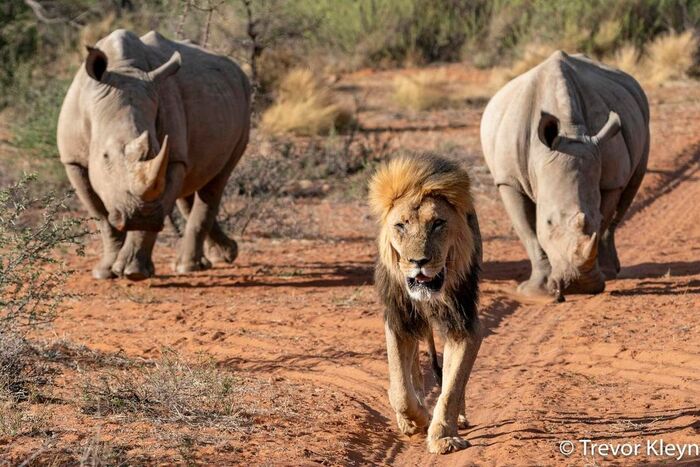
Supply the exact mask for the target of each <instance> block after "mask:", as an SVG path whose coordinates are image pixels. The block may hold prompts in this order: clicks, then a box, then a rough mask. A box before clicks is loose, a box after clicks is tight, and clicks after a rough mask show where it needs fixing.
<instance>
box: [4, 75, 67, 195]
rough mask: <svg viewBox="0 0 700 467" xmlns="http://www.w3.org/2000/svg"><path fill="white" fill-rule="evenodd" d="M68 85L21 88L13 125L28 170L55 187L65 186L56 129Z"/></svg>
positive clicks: (54, 82) (14, 141)
mask: <svg viewBox="0 0 700 467" xmlns="http://www.w3.org/2000/svg"><path fill="white" fill-rule="evenodd" d="M69 85H70V81H69V80H52V81H47V82H46V83H37V84H35V85H34V86H32V85H26V86H23V85H20V86H21V87H23V88H24V91H23V95H22V96H21V100H19V102H17V103H16V105H15V109H14V110H15V112H14V113H15V114H16V115H17V117H16V118H15V121H14V122H13V124H12V133H13V136H12V140H11V141H12V144H14V145H15V146H16V147H17V148H18V149H19V150H21V151H22V152H23V153H24V156H25V159H24V160H25V162H27V164H28V167H25V168H28V169H29V170H31V171H34V172H39V173H41V174H42V179H43V181H44V182H49V183H53V184H65V182H66V176H65V172H64V170H63V166H62V165H61V163H60V159H59V156H58V149H57V146H56V126H57V124H58V115H59V113H60V111H61V105H62V103H63V99H64V97H65V95H66V92H67V90H68V86H69ZM19 92H21V91H18V93H19Z"/></svg>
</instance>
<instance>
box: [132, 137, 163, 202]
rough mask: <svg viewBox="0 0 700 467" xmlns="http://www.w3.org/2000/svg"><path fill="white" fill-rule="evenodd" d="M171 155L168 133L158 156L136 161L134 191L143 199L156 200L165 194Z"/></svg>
mask: <svg viewBox="0 0 700 467" xmlns="http://www.w3.org/2000/svg"><path fill="white" fill-rule="evenodd" d="M169 155H170V147H169V145H168V136H167V135H166V136H165V139H164V140H163V144H162V145H161V147H160V152H159V153H158V155H157V156H156V157H154V158H153V159H150V160H147V161H139V162H136V163H135V167H134V169H133V175H134V178H135V182H134V191H135V194H136V195H137V196H139V197H141V199H142V200H144V201H154V200H156V199H157V198H158V197H160V195H162V194H163V191H164V190H165V175H166V172H167V169H168V157H169Z"/></svg>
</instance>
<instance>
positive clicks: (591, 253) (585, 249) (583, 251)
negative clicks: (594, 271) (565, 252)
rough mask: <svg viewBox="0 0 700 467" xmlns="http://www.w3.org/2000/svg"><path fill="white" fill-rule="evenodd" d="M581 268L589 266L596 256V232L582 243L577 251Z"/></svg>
mask: <svg viewBox="0 0 700 467" xmlns="http://www.w3.org/2000/svg"><path fill="white" fill-rule="evenodd" d="M578 257H579V260H580V266H579V267H581V268H584V269H585V268H588V267H590V266H591V265H592V264H593V262H594V261H595V260H596V258H597V257H598V232H594V233H593V235H591V238H590V240H588V241H587V242H586V243H584V244H583V245H582V247H581V248H580V249H579V251H578Z"/></svg>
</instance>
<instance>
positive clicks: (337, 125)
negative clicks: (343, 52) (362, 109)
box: [260, 68, 352, 136]
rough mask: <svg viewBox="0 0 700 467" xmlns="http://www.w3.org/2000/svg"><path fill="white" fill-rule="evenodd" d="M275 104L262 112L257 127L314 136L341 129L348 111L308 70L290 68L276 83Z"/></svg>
mask: <svg viewBox="0 0 700 467" xmlns="http://www.w3.org/2000/svg"><path fill="white" fill-rule="evenodd" d="M276 94H277V95H276V100H275V103H274V104H273V105H272V106H271V107H270V108H268V109H267V110H266V111H265V112H264V113H263V115H262V119H261V121H260V126H261V128H262V129H263V131H265V132H267V133H270V134H287V133H291V134H295V135H299V136H314V135H320V134H328V133H331V132H333V131H335V130H342V129H344V128H345V127H347V126H348V125H350V123H351V122H352V113H351V112H350V110H349V109H347V108H345V107H344V106H342V105H341V104H339V103H338V102H337V101H336V99H335V97H334V95H333V92H332V90H331V88H330V86H328V85H326V84H325V83H323V82H321V80H319V79H318V78H317V77H316V76H315V75H314V74H313V73H312V72H311V70H308V69H302V68H298V69H294V70H292V71H290V72H289V73H288V74H287V75H286V76H285V77H284V78H283V79H282V81H281V82H280V84H279V87H278V89H277V93H276Z"/></svg>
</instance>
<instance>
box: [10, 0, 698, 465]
mask: <svg viewBox="0 0 700 467" xmlns="http://www.w3.org/2000/svg"><path fill="white" fill-rule="evenodd" d="M29 3H30V2H25V1H23V0H8V2H6V3H3V5H2V6H0V110H2V114H0V119H1V120H3V121H11V122H12V124H11V125H10V128H11V131H5V130H7V128H5V127H3V126H2V124H1V122H0V130H3V133H2V134H0V172H1V173H0V181H1V182H2V183H3V184H5V186H3V187H0V188H6V187H10V185H9V184H10V183H11V182H15V181H17V180H19V179H20V174H21V173H22V172H23V171H24V170H26V169H28V168H29V169H34V170H37V171H39V172H40V180H41V183H39V184H34V185H31V186H32V187H34V188H32V189H33V190H34V191H32V190H30V189H29V186H30V185H27V183H28V182H26V181H25V182H22V183H24V184H22V183H20V184H18V185H15V186H11V187H10V188H9V189H5V190H3V192H2V194H1V195H0V210H1V211H2V213H1V214H0V440H1V441H2V443H5V444H6V445H10V444H12V443H19V444H26V445H27V446H30V445H31V446H35V447H36V446H39V447H38V448H37V449H35V450H34V451H35V452H40V453H41V454H40V456H39V457H37V458H33V461H34V462H36V463H44V464H46V463H55V464H78V463H80V464H90V465H99V464H104V463H106V464H124V463H127V464H128V463H130V462H131V463H139V462H142V463H147V462H148V461H154V459H149V458H148V456H147V454H146V453H145V452H143V451H140V452H138V453H137V454H133V453H130V449H132V448H134V446H126V445H121V444H119V443H118V442H116V441H115V440H114V439H106V437H105V436H103V435H102V434H101V433H100V431H99V427H100V426H101V425H102V424H104V423H105V422H110V423H114V424H121V423H126V422H128V423H132V424H133V425H129V426H130V428H132V429H134V430H136V427H137V426H138V425H139V424H142V425H143V426H147V427H149V428H148V429H149V430H152V431H153V430H154V431H163V432H168V433H176V434H175V435H173V436H174V437H175V438H173V439H166V435H165V434H162V433H161V436H163V438H164V439H163V440H162V441H163V443H164V444H166V445H167V446H168V449H169V456H170V457H169V458H167V459H165V460H163V459H158V460H159V461H162V462H178V463H190V462H192V460H193V457H192V456H193V449H194V448H193V446H195V447H196V446H197V445H204V444H206V445H209V446H211V445H213V446H217V448H218V447H219V446H220V445H224V446H225V447H226V448H227V449H236V443H239V444H240V442H241V439H243V438H241V437H243V436H245V435H248V434H250V433H253V432H255V431H256V430H260V429H262V428H261V425H260V423H258V420H257V417H258V416H264V417H265V418H266V419H267V420H266V421H265V424H266V426H265V429H266V430H272V431H274V430H275V429H279V430H282V429H283V427H284V426H285V424H290V423H295V424H300V423H301V424H303V423H305V422H306V421H307V419H306V418H304V417H302V416H300V414H299V413H297V412H296V411H295V410H294V409H293V408H292V402H291V396H289V392H290V391H292V390H293V389H292V388H290V387H289V386H287V385H285V384H284V383H279V384H277V383H278V382H273V383H275V384H270V381H268V380H267V379H264V380H263V379H259V378H249V377H246V376H244V375H241V374H239V373H234V372H232V371H231V370H230V369H227V368H222V367H217V366H216V365H214V364H212V362H210V361H207V360H202V359H196V358H194V359H193V358H188V357H187V356H179V355H177V354H175V353H173V352H171V351H167V350H166V351H164V352H163V353H162V356H160V357H154V358H151V359H147V360H143V359H141V360H139V359H134V358H128V357H126V356H123V355H118V356H115V355H104V354H100V353H99V352H94V351H91V350H89V349H87V348H82V347H77V346H74V345H72V344H70V343H65V344H61V345H56V344H55V343H54V344H45V343H41V344H39V343H37V341H36V340H33V339H34V338H35V336H33V335H32V333H35V332H36V328H35V326H36V325H38V324H40V323H41V324H50V322H51V320H52V319H53V317H54V316H55V314H56V312H58V311H60V305H61V304H62V303H64V302H65V300H66V299H68V298H70V297H68V295H66V292H65V291H64V289H63V281H64V280H65V278H66V274H67V273H68V271H66V270H64V269H62V268H61V267H59V266H60V265H59V264H57V263H56V258H57V256H56V255H58V257H60V255H61V254H73V252H74V248H75V246H76V244H77V243H79V240H80V238H81V237H82V235H83V234H84V227H83V224H81V222H80V221H78V220H76V216H77V215H78V214H76V212H82V211H76V210H75V207H76V206H77V203H76V202H75V200H73V201H70V202H69V201H67V199H68V198H66V197H64V196H53V195H45V194H44V193H45V191H46V189H47V188H52V187H56V186H58V187H60V188H65V187H66V186H67V182H66V180H65V177H64V175H63V170H62V167H60V165H59V164H58V163H57V155H56V149H55V123H56V118H57V115H58V109H59V106H60V102H61V100H62V98H63V96H64V93H65V90H66V88H67V85H68V83H69V80H70V78H71V76H72V74H73V73H74V72H75V69H76V67H77V66H79V65H80V60H81V57H82V56H83V54H84V53H83V49H82V45H83V44H84V43H94V42H95V41H97V40H98V39H99V38H100V37H102V36H103V35H104V34H106V33H108V32H109V31H111V30H113V29H115V28H117V27H128V28H130V29H133V30H135V31H137V32H139V33H143V32H145V31H146V30H148V29H151V28H155V29H159V30H161V31H162V32H163V33H164V34H165V35H166V36H169V37H173V38H191V39H194V40H196V41H197V42H199V43H202V44H205V45H208V46H209V47H210V48H212V49H214V50H215V51H216V52H218V53H221V54H224V55H227V56H229V57H231V58H233V59H235V60H236V61H238V62H240V63H242V65H243V66H244V68H245V69H246V70H247V71H248V72H249V74H250V75H251V78H252V79H253V81H254V85H255V89H256V109H255V110H256V114H255V121H256V128H255V130H254V132H253V135H252V140H251V144H250V147H249V150H248V151H247V153H246V156H245V157H244V159H243V160H242V162H241V164H240V165H239V166H238V167H237V168H236V170H235V171H234V174H233V176H232V179H231V181H230V183H229V185H228V187H227V193H226V197H225V200H224V201H223V203H222V207H221V220H222V222H223V223H224V224H225V227H226V230H229V231H232V232H235V233H236V235H237V236H247V238H256V239H257V238H269V237H272V238H276V239H278V238H284V239H318V238H319V237H321V236H323V235H324V233H323V231H322V230H321V227H319V225H321V226H322V225H323V224H324V221H325V219H318V218H316V217H314V214H313V213H311V214H309V211H308V210H306V211H303V207H304V203H305V202H315V201H319V200H322V199H331V200H332V199H343V200H344V201H348V200H355V201H356V200H359V199H362V198H363V197H364V195H365V189H366V179H367V176H368V174H369V173H370V172H371V170H372V169H373V168H374V166H375V165H376V163H377V162H378V161H380V160H382V159H385V158H387V157H389V156H390V155H391V154H393V153H394V152H396V148H395V147H394V146H391V145H390V142H391V141H392V140H393V141H398V143H396V144H399V145H400V144H401V142H402V139H401V138H402V137H403V135H402V134H401V131H402V129H401V128H398V129H397V130H396V131H394V130H392V129H389V131H386V130H377V128H376V127H375V128H369V127H367V128H365V127H363V126H362V125H361V124H362V123H364V122H360V121H357V116H358V113H359V111H360V110H361V109H364V110H366V108H367V107H370V106H369V105H368V104H367V103H366V102H364V101H363V99H364V98H366V97H367V96H359V98H358V100H357V101H356V102H353V105H349V102H351V101H352V99H351V98H350V97H349V94H350V93H351V92H352V91H347V90H343V89H341V88H342V86H343V85H344V84H345V83H342V79H341V80H340V81H339V79H338V76H339V75H340V74H342V73H344V72H347V71H356V70H358V69H360V68H362V67H370V68H385V67H388V66H396V67H401V66H403V65H406V64H412V65H416V64H417V65H419V66H420V65H424V64H429V63H431V62H445V61H448V62H449V61H451V62H461V63H463V64H464V67H471V66H474V65H479V66H480V67H487V68H491V69H492V71H491V77H492V78H491V80H490V82H489V83H487V84H484V83H481V82H480V83H478V84H477V85H474V84H470V83H468V82H462V81H459V80H455V79H452V78H450V77H448V76H445V75H443V74H442V73H441V72H436V71H434V70H432V69H430V68H426V69H425V70H422V71H418V72H415V71H413V70H402V71H401V72H399V73H398V74H399V76H398V77H397V78H396V79H395V81H393V83H392V85H393V87H392V88H391V91H390V94H391V96H390V97H389V98H387V99H386V100H385V102H386V103H387V104H388V107H390V108H391V111H392V112H394V111H395V112H396V115H394V116H395V117H396V120H402V124H403V123H405V120H408V121H410V122H415V121H417V120H421V119H423V118H424V117H425V115H423V114H419V113H417V112H425V111H430V110H433V111H438V110H442V111H443V113H444V114H449V115H448V116H447V117H445V118H444V119H445V120H447V123H446V124H447V125H450V124H451V121H449V120H450V119H451V118H452V116H453V114H457V113H459V112H462V111H463V110H464V109H466V108H468V106H469V105H470V104H472V103H478V104H482V103H483V102H484V101H485V100H486V99H488V97H489V96H490V95H492V93H494V92H495V91H496V90H497V89H498V88H499V87H500V86H501V85H502V84H504V83H505V82H506V81H508V80H510V79H512V78H514V77H515V76H517V75H519V74H521V73H524V72H526V71H527V70H529V69H531V68H532V67H534V66H536V65H537V64H538V63H540V62H541V61H542V60H544V59H545V58H546V57H548V56H549V55H550V54H551V53H552V52H553V51H554V50H556V49H564V50H566V51H568V52H571V53H575V52H579V51H581V52H584V53H586V54H588V55H590V56H592V57H595V58H598V59H602V60H603V61H605V62H606V63H609V64H611V65H612V66H615V67H617V68H619V69H622V70H624V71H626V72H628V73H630V74H632V75H633V76H635V77H636V78H637V79H639V80H640V81H642V82H643V84H644V85H645V86H659V85H663V84H664V83H667V82H669V81H673V80H679V79H688V78H692V77H693V73H694V72H695V67H696V54H697V49H698V40H697V37H696V35H695V27H696V26H697V25H698V19H699V18H700V8H698V7H692V8H688V9H686V11H685V12H679V11H678V8H673V5H671V6H669V5H670V4H672V3H674V2H662V1H644V2H642V1H641V0H632V1H630V2H619V3H618V4H615V5H612V6H611V4H610V3H609V2H604V1H602V0H601V1H594V2H583V1H572V2H550V1H544V0H534V1H532V2H490V1H486V0H484V1H481V0H478V1H474V2H455V1H450V0H439V1H431V0H379V1H377V0H314V1H306V0H304V1H291V2H290V1H285V0H264V1H263V0H251V1H250V2H246V1H244V0H241V1H230V2H226V3H223V2H222V3H220V2H218V1H213V0H212V1H208V0H207V1H196V2H193V1H190V0H164V1H162V2H141V1H137V0H131V1H123V2H115V1H111V0H97V1H92V0H75V1H71V2H49V1H43V0H38V1H37V2H33V4H34V3H38V4H39V5H40V6H41V7H42V10H40V11H43V13H42V14H44V15H45V17H44V18H43V19H42V18H40V17H38V16H37V14H36V11H35V10H33V9H31V8H29V7H28V4H29ZM691 6H692V5H691ZM246 7H248V8H246ZM460 76H461V75H460ZM392 101H393V102H394V103H395V104H397V106H398V107H399V109H397V108H396V107H395V106H392V105H391V102H392ZM379 102H380V104H376V102H375V104H376V105H377V106H380V105H381V103H382V101H379ZM373 105H374V104H373ZM471 110H473V111H474V112H476V111H475V110H474V109H473V108H472V109H471ZM374 111H376V109H374ZM440 117H441V118H442V117H444V115H440ZM430 118H432V116H430ZM430 118H426V119H425V120H426V122H423V121H420V122H419V123H427V120H429V119H430ZM258 130H260V131H258ZM431 137H432V138H434V140H439V139H440V137H439V136H435V135H431ZM434 140H431V141H434ZM426 144H428V143H426ZM434 144H435V145H436V146H437V145H438V143H434ZM437 149H439V150H441V151H442V152H447V149H445V148H444V147H439V148H437ZM8 155H9V156H8ZM484 177H485V178H488V176H484ZM37 185H40V186H37ZM177 222H178V219H177V218H175V223H176V224H177ZM326 239H328V238H326ZM330 240H332V239H330ZM115 293H116V294H122V295H123V296H126V298H127V299H128V300H129V301H131V302H133V303H137V304H139V305H152V304H154V301H153V300H154V299H153V297H152V295H150V294H151V292H150V290H146V291H145V292H143V291H142V292H134V291H133V290H127V289H126V288H124V289H123V290H119V291H117V292H115ZM272 400H274V401H275V403H274V404H273V403H271V402H270V401H272ZM57 401H58V402H57ZM62 410H63V411H62ZM66 411H67V412H68V413H69V415H70V416H71V417H74V420H78V421H79V423H84V424H85V425H86V426H88V427H89V429H90V430H94V432H93V433H92V435H91V436H90V437H89V438H88V439H83V440H79V441H76V440H75V439H63V441H62V445H61V446H62V447H61V448H60V449H59V448H55V449H54V448H53V447H49V448H48V449H46V450H44V451H41V445H42V443H44V442H47V443H48V440H49V439H51V436H53V434H52V431H60V430H59V428H60V425H61V422H62V419H61V417H62V416H65V414H66ZM163 427H166V428H172V430H168V429H164V428H163ZM280 427H281V428H280ZM149 432H150V431H149ZM83 434H84V433H83ZM237 436H240V437H237ZM37 440H39V442H38V443H37V442H36V441H37ZM32 443H34V444H32ZM52 446H53V445H52ZM136 451H138V449H136ZM135 456H136V457H135ZM27 458H29V457H27ZM22 460H27V459H25V458H23V459H20V461H22Z"/></svg>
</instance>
